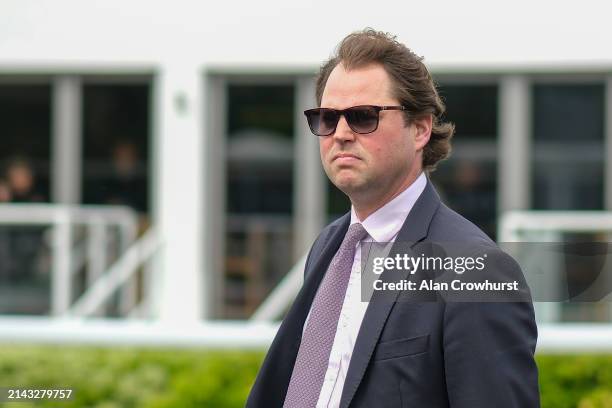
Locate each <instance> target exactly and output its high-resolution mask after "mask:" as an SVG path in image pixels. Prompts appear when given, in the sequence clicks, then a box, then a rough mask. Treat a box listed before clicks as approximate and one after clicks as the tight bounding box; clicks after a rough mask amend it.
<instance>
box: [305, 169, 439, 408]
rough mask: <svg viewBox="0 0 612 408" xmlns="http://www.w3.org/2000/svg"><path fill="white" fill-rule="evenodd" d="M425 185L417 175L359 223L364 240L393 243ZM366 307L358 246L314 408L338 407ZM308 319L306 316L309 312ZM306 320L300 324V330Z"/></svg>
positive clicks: (423, 178) (353, 220)
mask: <svg viewBox="0 0 612 408" xmlns="http://www.w3.org/2000/svg"><path fill="white" fill-rule="evenodd" d="M426 184H427V178H426V177H425V174H424V173H421V174H420V175H419V177H417V179H416V180H415V181H414V183H412V184H411V185H410V186H409V187H408V188H407V189H406V190H404V191H402V192H401V193H400V194H399V195H398V196H397V197H395V198H394V199H393V200H391V201H389V202H388V203H387V204H385V205H384V206H382V207H381V208H379V209H378V210H376V211H375V212H374V213H372V214H370V216H369V217H368V218H366V219H365V220H363V221H361V224H362V225H363V227H364V228H365V230H366V231H367V232H368V237H366V238H365V241H372V240H374V241H376V242H394V241H395V239H396V237H397V234H398V232H399V230H400V229H401V227H402V225H403V224H404V221H405V220H406V217H407V216H408V213H409V212H410V210H411V209H412V207H413V206H414V203H415V202H416V201H417V199H418V198H419V196H420V195H421V193H422V192H423V190H424V189H425V185H426ZM356 222H360V220H359V218H357V215H356V214H355V209H354V208H351V224H353V223H356ZM368 305H369V302H365V301H362V300H361V245H357V250H356V251H355V257H354V259H353V266H352V269H351V275H350V278H349V282H348V286H347V289H346V294H345V296H344V302H343V304H342V310H341V311H340V318H339V320H338V327H337V328H336V336H335V337H334V344H333V346H332V349H331V352H330V355H329V363H328V365H327V372H326V373H325V380H324V381H323V386H322V388H321V393H320V394H319V400H318V402H317V408H336V407H339V406H340V397H341V396H342V389H343V388H344V381H345V380H346V373H347V371H348V367H349V363H350V361H351V356H352V354H353V348H354V347H355V341H356V340H357V335H358V333H359V328H360V327H361V322H362V321H363V317H364V315H365V312H366V309H367V307H368ZM308 317H310V313H309V315H308ZM308 317H307V318H306V322H304V329H305V328H306V323H307V322H308Z"/></svg>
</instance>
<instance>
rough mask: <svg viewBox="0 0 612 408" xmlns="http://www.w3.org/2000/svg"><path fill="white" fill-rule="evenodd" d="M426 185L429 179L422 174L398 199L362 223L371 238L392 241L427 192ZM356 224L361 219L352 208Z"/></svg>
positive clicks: (353, 219) (353, 220) (378, 240)
mask: <svg viewBox="0 0 612 408" xmlns="http://www.w3.org/2000/svg"><path fill="white" fill-rule="evenodd" d="M426 185H427V178H426V177H425V173H424V172H421V174H420V175H419V177H417V179H416V180H415V181H414V182H413V183H412V184H411V185H410V186H408V188H406V189H405V190H404V191H402V192H401V193H400V194H399V195H398V196H397V197H395V198H394V199H393V200H391V201H389V202H388V203H387V204H385V205H383V206H382V207H380V208H379V209H378V210H376V211H374V212H373V213H372V214H370V215H369V216H368V218H366V219H365V220H364V221H361V224H362V225H363V227H364V228H365V230H366V231H367V232H368V234H369V235H370V237H372V238H373V239H374V241H376V242H390V241H392V240H393V239H394V238H395V236H396V235H397V234H398V232H399V230H400V229H401V228H402V225H403V224H404V221H405V220H406V217H407V216H408V213H410V210H411V209H412V207H413V206H414V203H415V202H416V200H417V199H418V198H419V196H420V195H421V193H422V192H423V190H425V186H426ZM356 222H359V218H357V214H356V213H355V208H354V207H353V206H351V224H353V223H356Z"/></svg>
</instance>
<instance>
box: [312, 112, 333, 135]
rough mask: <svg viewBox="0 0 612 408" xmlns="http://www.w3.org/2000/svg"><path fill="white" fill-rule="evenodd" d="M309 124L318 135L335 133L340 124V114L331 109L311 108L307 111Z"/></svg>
mask: <svg viewBox="0 0 612 408" xmlns="http://www.w3.org/2000/svg"><path fill="white" fill-rule="evenodd" d="M306 118H307V119H308V126H310V130H311V131H312V133H314V134H315V135H317V136H328V135H331V134H332V133H334V131H335V130H336V125H337V124H338V115H337V114H336V112H334V111H333V110H330V109H311V110H309V111H306Z"/></svg>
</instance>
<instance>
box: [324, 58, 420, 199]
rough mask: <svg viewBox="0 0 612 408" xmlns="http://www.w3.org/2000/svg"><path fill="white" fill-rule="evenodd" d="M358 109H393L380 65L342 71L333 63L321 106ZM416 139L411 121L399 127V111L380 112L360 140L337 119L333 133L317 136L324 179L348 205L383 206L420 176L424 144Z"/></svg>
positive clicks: (386, 79)
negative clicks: (375, 123)
mask: <svg viewBox="0 0 612 408" xmlns="http://www.w3.org/2000/svg"><path fill="white" fill-rule="evenodd" d="M358 105H379V106H382V105H399V102H398V101H397V100H396V99H395V98H394V97H393V96H392V95H391V80H390V78H389V76H388V74H387V72H386V71H385V70H384V68H383V67H382V66H381V65H378V64H371V65H368V66H365V67H363V68H358V69H353V70H350V71H347V70H345V68H344V66H343V65H342V64H338V65H337V66H336V67H335V68H334V69H333V71H332V72H331V74H330V76H329V79H328V80H327V84H326V86H325V89H324V91H323V95H322V98H321V107H324V108H334V109H346V108H349V107H352V106H358ZM416 134H417V128H416V126H415V125H414V124H413V123H412V122H411V124H410V125H408V126H405V121H404V114H403V112H401V111H392V110H385V111H381V112H380V120H379V123H378V128H377V129H376V131H374V132H372V133H368V134H363V135H362V134H358V133H355V132H353V131H352V130H351V128H350V127H349V126H348V125H347V123H346V119H345V118H344V116H342V117H341V118H340V121H339V122H338V126H337V128H336V131H335V133H333V134H332V135H330V136H323V137H319V148H320V152H321V161H322V163H323V167H324V169H325V172H326V173H327V176H328V177H329V178H330V180H331V181H332V182H333V183H334V184H335V185H336V186H337V187H338V188H339V189H340V190H342V191H343V192H344V193H345V194H347V195H348V196H349V197H350V198H351V200H352V201H353V203H355V200H357V201H361V202H364V201H368V200H370V201H371V200H374V201H376V200H378V201H380V200H383V204H384V200H385V199H386V198H388V196H394V195H397V194H399V192H401V191H403V190H404V189H405V188H406V187H408V186H409V185H410V184H411V183H412V181H414V178H416V175H418V173H419V171H420V167H421V164H420V162H421V153H420V151H421V150H422V147H423V146H424V144H423V141H422V140H420V139H418V138H416ZM427 139H428V138H427ZM424 143H427V140H425V142H424ZM417 150H419V152H417ZM417 160H418V162H417ZM369 204H371V203H369Z"/></svg>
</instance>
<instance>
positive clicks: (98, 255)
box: [0, 204, 138, 316]
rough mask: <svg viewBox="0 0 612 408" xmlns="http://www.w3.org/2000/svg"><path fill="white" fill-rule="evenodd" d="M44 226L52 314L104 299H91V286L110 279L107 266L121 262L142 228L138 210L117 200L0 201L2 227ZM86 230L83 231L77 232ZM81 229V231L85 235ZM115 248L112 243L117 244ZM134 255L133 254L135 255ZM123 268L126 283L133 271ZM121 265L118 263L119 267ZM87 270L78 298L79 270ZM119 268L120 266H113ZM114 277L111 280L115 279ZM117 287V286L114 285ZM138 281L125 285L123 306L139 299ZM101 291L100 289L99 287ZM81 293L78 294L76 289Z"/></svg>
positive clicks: (83, 310)
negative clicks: (91, 203)
mask: <svg viewBox="0 0 612 408" xmlns="http://www.w3.org/2000/svg"><path fill="white" fill-rule="evenodd" d="M25 226H28V227H30V226H40V227H42V228H43V229H45V235H47V236H48V237H49V241H50V245H49V246H50V255H51V256H50V258H51V264H50V286H51V287H50V314H51V315H53V316H63V315H67V314H68V313H69V312H70V313H71V314H78V313H84V314H86V313H90V312H91V313H92V314H93V313H95V312H96V310H91V309H90V308H87V307H85V306H83V305H91V304H94V303H95V304H96V305H97V306H99V305H101V304H102V303H103V302H102V301H101V299H96V302H93V301H92V298H93V296H92V295H90V294H88V289H89V288H95V287H97V288H99V287H100V286H102V285H103V283H102V282H106V284H108V282H109V279H108V277H106V276H105V271H106V270H107V268H109V267H110V266H111V264H112V263H113V262H117V263H119V264H120V265H123V264H124V263H125V261H122V262H123V263H121V262H120V261H121V259H122V255H123V254H124V253H126V251H127V250H128V248H129V247H130V245H133V243H134V242H135V240H136V237H137V233H138V218H137V214H136V213H135V212H134V211H133V210H131V209H129V208H127V207H116V206H71V205H60V204H0V227H11V228H15V227H17V228H19V227H25ZM80 231H82V232H83V234H77V232H80ZM81 235H82V236H81ZM113 248H114V249H113ZM131 256H132V257H133V256H134V255H131ZM130 266H131V267H132V268H131V271H130V273H128V272H126V271H125V270H124V271H123V272H122V274H121V278H122V279H121V280H122V282H124V283H126V281H127V280H128V278H129V277H130V276H131V275H132V274H133V270H134V269H135V267H136V266H135V265H133V262H131V264H130ZM117 269H120V268H119V267H118V266H116V267H115V269H114V270H115V271H116V270H117ZM83 270H84V273H85V279H84V282H85V283H84V285H85V290H84V299H86V300H87V302H86V301H85V300H79V301H77V302H76V304H77V305H80V306H78V307H73V306H72V304H73V301H74V299H73V297H74V296H75V294H76V293H75V292H76V289H77V288H76V287H75V275H76V274H77V273H78V272H79V271H83ZM115 274H117V272H115ZM111 281H112V280H111ZM114 289H115V290H116V289H117V288H116V287H115V288H114ZM135 291H136V287H135V283H134V282H129V283H126V284H125V285H124V288H122V294H121V298H120V303H121V304H122V305H121V308H122V309H123V310H129V309H131V308H133V307H134V306H135V305H134V303H135V302H136V298H135ZM98 292H99V290H98ZM105 294H106V291H105ZM77 295H78V294H77Z"/></svg>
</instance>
